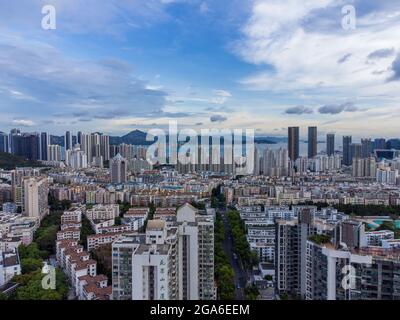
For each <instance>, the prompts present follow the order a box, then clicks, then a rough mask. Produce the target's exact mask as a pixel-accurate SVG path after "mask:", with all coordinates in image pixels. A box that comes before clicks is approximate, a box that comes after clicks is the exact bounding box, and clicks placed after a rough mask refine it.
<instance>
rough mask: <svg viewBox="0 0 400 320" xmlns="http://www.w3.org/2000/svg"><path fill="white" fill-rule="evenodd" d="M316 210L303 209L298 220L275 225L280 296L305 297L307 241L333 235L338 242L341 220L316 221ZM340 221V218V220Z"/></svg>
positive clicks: (276, 265)
mask: <svg viewBox="0 0 400 320" xmlns="http://www.w3.org/2000/svg"><path fill="white" fill-rule="evenodd" d="M315 212H316V208H313V207H310V208H302V209H301V211H300V212H299V213H298V218H297V219H291V220H277V221H276V223H275V227H276V230H275V276H276V289H277V292H279V293H287V294H290V295H292V296H296V297H301V298H304V297H305V295H306V285H307V275H306V267H307V261H306V256H307V241H308V239H309V237H310V236H313V235H329V236H330V237H331V238H333V239H336V237H337V236H336V231H335V230H336V226H337V221H336V220H335V218H334V217H335V216H336V214H335V215H332V216H331V217H330V218H318V219H317V218H316V217H315ZM336 219H337V218H336Z"/></svg>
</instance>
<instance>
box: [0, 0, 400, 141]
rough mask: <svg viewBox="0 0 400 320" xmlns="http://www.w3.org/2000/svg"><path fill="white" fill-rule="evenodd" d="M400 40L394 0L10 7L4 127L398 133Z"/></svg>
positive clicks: (29, 2)
mask: <svg viewBox="0 0 400 320" xmlns="http://www.w3.org/2000/svg"><path fill="white" fill-rule="evenodd" d="M49 4H50V5H53V6H54V7H55V8H56V29H55V30H44V29H43V28H42V26H41V21H42V18H43V16H44V15H43V14H42V7H43V6H44V5H49ZM345 5H353V6H354V8H355V9H356V17H357V20H356V28H355V29H348V28H343V27H342V19H343V17H344V15H345V14H343V13H342V8H343V7H344V6H345ZM399 34H400V1H392V0H390V1H389V0H380V1H376V0H360V1H356V0H353V1H351V0H343V1H341V0H303V1H298V0H285V1H281V0H246V1H244V0H213V1H211V0H210V1H207V0H108V1H98V0H19V1H7V0H0V130H2V131H8V130H10V129H11V128H13V127H19V128H21V129H22V130H24V131H42V130H46V131H49V132H51V133H55V134H62V133H63V132H64V131H66V130H72V131H77V130H81V131H86V132H90V131H103V132H106V133H110V134H121V133H126V132H128V131H131V130H133V129H143V130H146V129H149V128H154V127H163V126H165V125H166V124H167V123H168V121H169V120H176V121H177V122H178V124H179V125H180V126H181V127H192V128H195V129H196V128H199V129H200V128H205V127H210V128H222V127H224V128H254V129H255V130H256V133H257V134H259V135H261V134H266V135H286V132H287V126H292V125H298V126H301V127H302V130H301V132H302V136H305V134H306V127H307V126H308V125H317V126H318V127H319V133H320V134H321V135H323V134H325V133H327V132H335V133H337V134H339V135H342V134H352V135H354V136H356V137H364V136H365V137H376V136H382V137H388V138H389V137H399V136H400V129H399V124H400V37H399Z"/></svg>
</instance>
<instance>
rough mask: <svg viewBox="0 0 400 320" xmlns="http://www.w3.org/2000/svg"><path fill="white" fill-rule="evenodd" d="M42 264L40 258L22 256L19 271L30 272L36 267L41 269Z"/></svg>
mask: <svg viewBox="0 0 400 320" xmlns="http://www.w3.org/2000/svg"><path fill="white" fill-rule="evenodd" d="M42 266H43V260H42V259H34V258H24V259H21V272H22V273H23V274H26V273H31V272H33V271H36V270H38V269H41V268H42Z"/></svg>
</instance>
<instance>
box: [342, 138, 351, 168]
mask: <svg viewBox="0 0 400 320" xmlns="http://www.w3.org/2000/svg"><path fill="white" fill-rule="evenodd" d="M351 140H352V137H351V136H344V137H343V164H344V165H345V166H351V147H350V145H351Z"/></svg>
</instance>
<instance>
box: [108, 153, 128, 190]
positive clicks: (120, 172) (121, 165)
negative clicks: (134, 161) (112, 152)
mask: <svg viewBox="0 0 400 320" xmlns="http://www.w3.org/2000/svg"><path fill="white" fill-rule="evenodd" d="M127 168H128V163H127V161H126V160H125V158H123V157H122V156H121V155H120V154H119V153H118V154H117V155H116V156H115V157H114V158H112V160H111V163H110V171H111V182H112V183H125V182H126V181H127Z"/></svg>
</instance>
